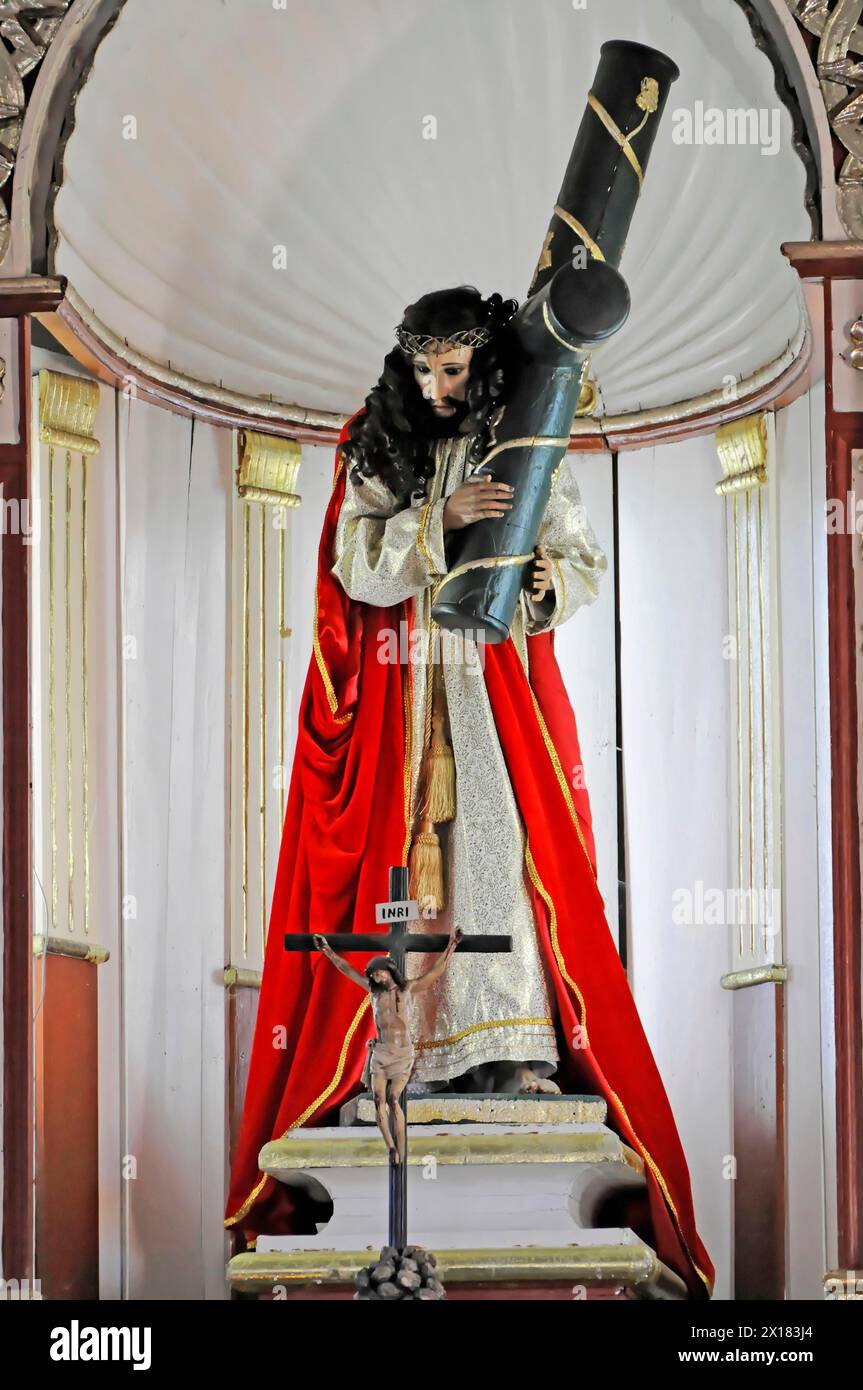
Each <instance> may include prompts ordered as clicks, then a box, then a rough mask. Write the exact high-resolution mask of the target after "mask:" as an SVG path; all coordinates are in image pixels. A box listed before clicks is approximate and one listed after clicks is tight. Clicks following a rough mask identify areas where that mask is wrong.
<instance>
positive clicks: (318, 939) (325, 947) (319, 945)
mask: <svg viewBox="0 0 863 1390" xmlns="http://www.w3.org/2000/svg"><path fill="white" fill-rule="evenodd" d="M312 940H313V941H314V943H315V949H316V950H318V951H323V953H324V955H325V956H329V955H331V954H332V952H331V950H330V943H329V942H328V941H325V940H324V938H323V937H322V936H319V935H318V934H317V932H315V934H314V935H313V936H312Z"/></svg>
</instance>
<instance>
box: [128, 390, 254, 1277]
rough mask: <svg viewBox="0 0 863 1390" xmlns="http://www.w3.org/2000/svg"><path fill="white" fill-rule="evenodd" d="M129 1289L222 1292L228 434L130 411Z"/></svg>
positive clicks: (136, 408) (134, 406)
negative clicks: (134, 1171)
mask: <svg viewBox="0 0 863 1390" xmlns="http://www.w3.org/2000/svg"><path fill="white" fill-rule="evenodd" d="M118 469H119V477H120V508H119V520H120V535H121V538H122V539H121V584H120V593H121V605H122V620H121V621H122V633H123V639H124V643H125V644H126V651H125V652H124V658H125V659H124V660H123V663H122V667H121V669H122V673H123V690H122V710H123V722H124V730H123V863H122V896H123V898H124V899H126V900H129V899H132V900H133V903H134V916H128V914H127V920H125V921H124V922H123V924H122V928H121V931H122V946H121V950H122V962H121V970H122V1006H123V1019H122V1034H123V1036H122V1063H123V1067H124V1072H125V1088H124V1090H125V1094H124V1106H123V1135H122V1145H123V1152H124V1154H126V1155H130V1156H132V1157H133V1159H134V1162H135V1164H136V1168H137V1176H136V1177H135V1179H134V1181H129V1182H127V1183H126V1185H125V1189H124V1191H125V1211H126V1219H127V1232H126V1234H127V1252H128V1254H127V1264H126V1269H125V1278H124V1284H125V1293H126V1294H127V1296H129V1297H132V1298H163V1299H164V1298H200V1297H220V1296H223V1294H224V1237H223V1233H222V1227H221V1220H222V1215H223V1212H222V1207H223V1201H224V1195H223V1179H224V1141H225V1060H226V1058H225V1022H224V1017H225V995H224V982H223V978H222V974H223V969H224V962H225V950H226V935H227V923H226V892H225V884H226V873H227V866H226V848H227V844H228V820H227V795H226V792H227V785H228V771H227V769H228V763H227V758H226V748H227V738H228V717H227V716H228V709H229V700H228V691H229V689H230V684H229V679H228V677H229V672H228V650H229V649H228V641H227V637H228V612H227V594H228V593H229V556H230V537H229V535H228V527H229V524H230V515H231V512H230V508H229V506H228V505H227V501H228V498H229V497H230V495H231V487H232V479H231V475H230V436H229V434H228V433H227V432H226V431H223V430H222V431H220V430H217V429H215V428H214V427H212V426H208V425H201V424H196V425H195V426H194V428H193V426H192V424H191V422H190V421H188V420H185V419H183V418H181V417H179V416H175V415H171V414H168V413H167V412H166V411H162V410H159V409H156V408H154V407H152V406H149V405H142V404H140V403H139V402H137V401H131V402H129V401H121V402H120V408H119V413H118Z"/></svg>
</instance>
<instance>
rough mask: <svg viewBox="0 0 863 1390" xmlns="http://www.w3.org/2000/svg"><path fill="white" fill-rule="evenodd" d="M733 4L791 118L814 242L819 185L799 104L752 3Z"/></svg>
mask: <svg viewBox="0 0 863 1390" xmlns="http://www.w3.org/2000/svg"><path fill="white" fill-rule="evenodd" d="M735 4H737V5H738V6H739V8H740V9H741V10H742V11H743V13H744V14H745V16H746V18H747V20H748V22H749V28H750V29H751V31H752V38H753V40H754V43H755V47H756V48H758V49H760V50H761V52H762V53H763V54H764V55H765V57H766V58H768V59H769V60H770V64H771V66H772V68H773V78H774V85H775V88H776V95H777V96H778V97H779V100H780V101H781V102H782V104H783V106H784V107H785V109H786V110H787V111H788V114H789V115H790V117H791V129H792V136H791V139H792V143H793V145H794V150H795V152H796V154H797V156H798V158H799V159H800V161H801V162H802V164H803V167H804V168H805V170H806V192H805V195H804V197H805V203H806V211H807V212H808V214H809V220H810V222H811V223H812V239H813V241H817V240H818V239H819V238H820V236H821V235H822V225H821V224H822V218H821V185H820V178H819V174H818V161H817V159H816V157H815V152H814V150H813V148H812V144H811V141H810V137H809V133H808V131H807V128H806V121H805V119H804V116H803V112H802V111H801V109H800V102H799V101H798V99H797V94H796V92H795V91H794V88H793V86H792V83H791V81H790V80H789V74H788V72H786V69H785V64H784V62H783V59H782V55H781V54H780V52H779V50H778V48H777V46H776V43H775V42H774V40H773V38H771V36H770V34H769V33H768V31H767V28H766V27H765V24H764V21H763V20H762V18H761V16H760V15H759V13H758V11H757V10H756V8H755V5H754V4H753V3H752V0H735Z"/></svg>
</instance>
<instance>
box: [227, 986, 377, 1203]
mask: <svg viewBox="0 0 863 1390" xmlns="http://www.w3.org/2000/svg"><path fill="white" fill-rule="evenodd" d="M371 1002H372V1001H371V996H370V995H368V994H367V995H366V997H365V998H364V1000H363V1002H362V1003H361V1004H360V1007H359V1008H358V1009H357V1011H356V1013H355V1014H354V1017H353V1021H352V1022H351V1025H350V1027H349V1028H348V1031H347V1032H346V1033H345V1039H344V1042H343V1043H342V1050H341V1052H340V1053H339V1060H338V1063H337V1064H336V1070H335V1075H334V1076H333V1079H332V1081H331V1082H330V1084H329V1086H327V1088H326V1090H324V1091H321V1094H320V1095H319V1096H318V1097H317V1099H316V1100H313V1101H312V1103H311V1105H307V1106H306V1108H305V1110H304V1111H303V1113H302V1115H300V1117H299V1119H296V1120H294V1121H293V1123H292V1124H289V1125H288V1127H287V1129H286V1130H285V1132H284V1134H280V1135H279V1138H280V1139H286V1138H287V1136H288V1135H289V1134H290V1132H291V1130H292V1129H299V1128H300V1126H301V1125H304V1124H305V1123H306V1120H308V1119H310V1118H311V1116H312V1115H313V1114H314V1113H315V1111H316V1110H317V1109H319V1108H320V1106H321V1105H323V1103H324V1101H325V1100H329V1098H330V1096H331V1095H332V1094H333V1091H334V1090H335V1089H336V1087H337V1086H338V1084H339V1082H340V1081H341V1079H342V1074H343V1072H344V1070H345V1062H346V1061H347V1056H348V1048H349V1047H350V1045H351V1039H352V1038H353V1036H354V1033H355V1032H356V1031H357V1027H358V1026H359V1022H360V1019H361V1018H362V1016H363V1014H364V1013H365V1011H366V1009H367V1008H368V1007H369V1005H370V1004H371ZM269 1178H270V1174H269V1173H264V1175H263V1177H262V1178H261V1181H260V1182H259V1183H258V1185H257V1186H256V1187H254V1188H253V1189H252V1191H251V1193H250V1194H249V1196H248V1197H247V1198H246V1200H245V1202H244V1203H243V1205H242V1206H241V1207H240V1209H239V1211H237V1212H235V1213H234V1215H233V1216H228V1217H226V1218H225V1222H224V1224H225V1225H226V1226H235V1225H236V1224H237V1222H238V1221H242V1219H243V1217H244V1216H245V1215H246V1213H247V1212H248V1210H249V1208H250V1207H251V1206H252V1204H253V1203H254V1202H255V1201H256V1199H257V1197H258V1196H259V1194H260V1193H261V1192H262V1191H263V1188H264V1186H265V1185H266V1183H267V1182H268V1181H269Z"/></svg>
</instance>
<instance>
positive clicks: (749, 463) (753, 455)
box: [716, 410, 767, 497]
mask: <svg viewBox="0 0 863 1390" xmlns="http://www.w3.org/2000/svg"><path fill="white" fill-rule="evenodd" d="M716 452H717V453H718V455H719V462H720V464H721V465H722V473H723V477H722V479H721V481H720V482H718V483H717V484H716V493H717V495H718V496H719V497H726V496H728V494H729V493H734V492H748V491H749V490H750V489H751V488H755V487H762V486H763V485H764V484H765V483H766V482H767V414H766V412H765V411H763V410H762V411H760V412H759V414H758V415H747V416H746V417H745V418H744V419H743V420H733V421H732V423H731V424H730V425H722V426H721V427H720V429H718V430H717V431H716Z"/></svg>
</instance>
